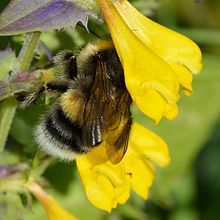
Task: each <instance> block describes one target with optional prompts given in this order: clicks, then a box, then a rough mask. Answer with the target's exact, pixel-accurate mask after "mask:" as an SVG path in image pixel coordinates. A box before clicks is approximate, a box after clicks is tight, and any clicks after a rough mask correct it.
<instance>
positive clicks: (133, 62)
mask: <svg viewBox="0 0 220 220" xmlns="http://www.w3.org/2000/svg"><path fill="white" fill-rule="evenodd" d="M96 2H97V4H98V5H99V6H100V8H101V11H102V13H103V16H104V18H105V20H106V23H107V24H108V27H109V30H110V32H111V35H112V39H113V41H114V45H115V47H116V50H117V52H118V55H119V58H120V60H121V63H122V65H123V68H124V72H125V82H126V86H127V89H128V91H129V92H130V94H131V96H132V99H133V101H134V102H135V103H136V104H137V106H138V107H139V108H140V110H141V111H142V112H143V113H145V114H146V115H148V116H149V117H151V118H152V119H154V121H155V122H156V123H158V122H159V121H160V119H161V118H162V117H164V116H165V117H167V118H168V119H172V118H174V117H175V116H176V115H177V112H178V108H177V106H176V102H177V101H178V98H179V95H178V93H179V84H180V85H181V86H182V87H183V88H184V89H185V94H186V95H190V93H191V92H192V87H191V82H192V74H191V73H198V72H199V71H200V70H201V52H200V50H199V48H198V46H197V45H196V44H195V43H193V42H192V41H191V40H189V39H188V38H186V37H184V36H182V35H180V34H178V33H176V32H174V31H172V30H170V29H167V28H165V27H163V26H161V25H159V24H157V23H155V22H153V21H151V20H150V19H148V18H146V17H145V16H143V15H142V14H141V13H139V12H138V11H137V10H136V9H135V8H133V7H132V6H131V5H130V3H129V2H128V1H127V0H118V1H114V3H113V2H112V1H111V0H96Z"/></svg>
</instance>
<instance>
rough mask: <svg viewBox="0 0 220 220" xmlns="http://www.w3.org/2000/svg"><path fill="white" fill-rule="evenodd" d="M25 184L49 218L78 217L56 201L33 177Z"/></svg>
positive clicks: (54, 219)
mask: <svg viewBox="0 0 220 220" xmlns="http://www.w3.org/2000/svg"><path fill="white" fill-rule="evenodd" d="M26 186H27V188H28V189H29V190H30V191H31V193H33V195H34V196H35V197H36V199H37V200H38V201H39V202H40V203H41V205H42V206H43V208H44V210H45V211H46V213H47V216H48V219H49V220H60V219H65V220H78V218H76V217H74V216H73V215H72V214H71V213H69V212H67V211H66V210H65V209H64V208H63V207H61V206H60V205H59V204H58V203H57V201H56V200H55V199H54V198H53V197H52V196H51V195H49V194H48V193H47V192H46V191H44V190H43V189H42V188H41V187H40V186H39V185H38V184H37V183H36V182H35V181H34V180H33V179H30V180H29V181H28V183H27V184H26Z"/></svg>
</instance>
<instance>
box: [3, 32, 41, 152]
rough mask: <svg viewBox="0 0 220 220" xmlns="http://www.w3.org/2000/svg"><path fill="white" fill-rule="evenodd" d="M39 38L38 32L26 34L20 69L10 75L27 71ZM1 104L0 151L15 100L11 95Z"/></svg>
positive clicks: (20, 55) (13, 111)
mask: <svg viewBox="0 0 220 220" xmlns="http://www.w3.org/2000/svg"><path fill="white" fill-rule="evenodd" d="M39 38H40V32H35V33H31V34H27V38H26V41H25V42H24V44H23V46H22V49H21V51H20V53H19V60H20V69H19V70H16V72H15V71H13V73H12V75H16V73H17V72H21V71H27V70H28V69H29V67H30V65H31V61H32V59H33V56H34V52H35V49H36V47H37V44H38V41H39ZM1 104H2V105H1V111H0V116H1V117H0V152H1V151H3V150H4V147H5V143H6V140H7V137H8V133H9V131H10V127H11V124H12V122H13V119H14V115H15V112H16V108H17V101H16V99H15V98H14V97H11V98H9V99H7V100H5V101H4V102H2V103H1Z"/></svg>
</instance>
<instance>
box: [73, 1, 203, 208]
mask: <svg viewBox="0 0 220 220" xmlns="http://www.w3.org/2000/svg"><path fill="white" fill-rule="evenodd" d="M96 2H97V4H98V5H99V7H100V8H101V11H102V14H103V16H104V18H105V20H106V23H107V25H108V27H109V30H110V33H111V36H112V39H113V42H114V45H115V48H116V50H117V53H118V55H119V58H120V61H121V63H122V66H123V69H124V74H125V83H126V87H127V89H128V91H129V93H130V95H131V97H132V99H133V101H134V102H135V103H136V104H137V106H138V107H139V108H140V110H141V111H142V112H143V113H144V114H146V115H148V116H149V117H151V118H152V119H154V121H155V122H156V123H158V122H159V121H160V120H161V118H162V117H166V118H168V119H172V118H174V117H175V116H176V115H177V112H178V108H177V101H178V99H179V92H180V88H183V90H184V91H185V94H186V95H190V94H191V92H192V87H191V83H192V73H194V74H196V73H198V72H199V71H200V69H201V52H200V50H199V48H198V47H197V45H196V44H195V43H193V42H192V41H191V40H189V39H188V38H186V37H184V36H182V35H180V34H178V33H176V32H174V31H172V30H169V29H167V28H165V27H163V26H161V25H159V24H156V23H155V22H153V21H151V20H149V19H148V18H146V17H144V16H143V15H142V14H140V13H139V12H138V11H137V10H136V9H134V8H133V7H132V6H131V5H130V3H129V2H128V1H127V0H116V1H114V2H112V1H111V0H96ZM105 144H106V143H105V142H103V143H102V144H101V145H100V146H99V147H97V148H94V149H93V150H92V151H91V152H89V153H87V154H86V155H83V156H80V157H78V158H77V159H76V162H77V167H78V171H79V173H80V177H81V180H82V182H83V186H84V188H85V191H86V194H87V197H88V199H89V200H90V202H92V203H93V204H94V205H95V206H96V207H98V208H100V209H103V210H106V211H109V212H110V211H111V209H112V208H115V207H116V206H117V204H123V203H125V202H126V201H127V199H128V198H129V196H130V193H131V189H133V190H134V191H135V192H136V193H137V194H138V195H140V196H141V197H142V198H144V199H146V198H147V197H148V190H149V187H150V186H151V184H152V181H153V179H154V176H155V168H154V166H153V164H152V161H154V162H156V163H157V164H158V165H160V166H164V165H166V164H168V163H169V152H168V148H167V145H166V143H165V142H164V141H163V140H162V139H161V138H160V137H158V136H157V135H155V134H154V133H152V132H151V131H149V130H148V129H146V128H144V127H142V126H141V125H139V124H137V123H133V124H132V127H131V132H130V136H129V142H128V150H127V152H126V154H125V156H124V158H123V159H122V160H121V162H120V163H118V164H112V163H111V162H110V161H109V160H108V157H107V155H106V150H105V148H106V146H105Z"/></svg>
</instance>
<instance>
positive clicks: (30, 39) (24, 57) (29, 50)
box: [18, 32, 41, 71]
mask: <svg viewBox="0 0 220 220" xmlns="http://www.w3.org/2000/svg"><path fill="white" fill-rule="evenodd" d="M40 35H41V33H40V32H34V33H30V34H27V38H26V41H25V42H24V44H23V47H22V49H21V51H20V53H19V56H18V58H19V60H20V71H27V70H28V69H29V67H30V65H31V61H32V59H33V56H34V51H35V49H36V47H37V44H38V41H39V38H40Z"/></svg>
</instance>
